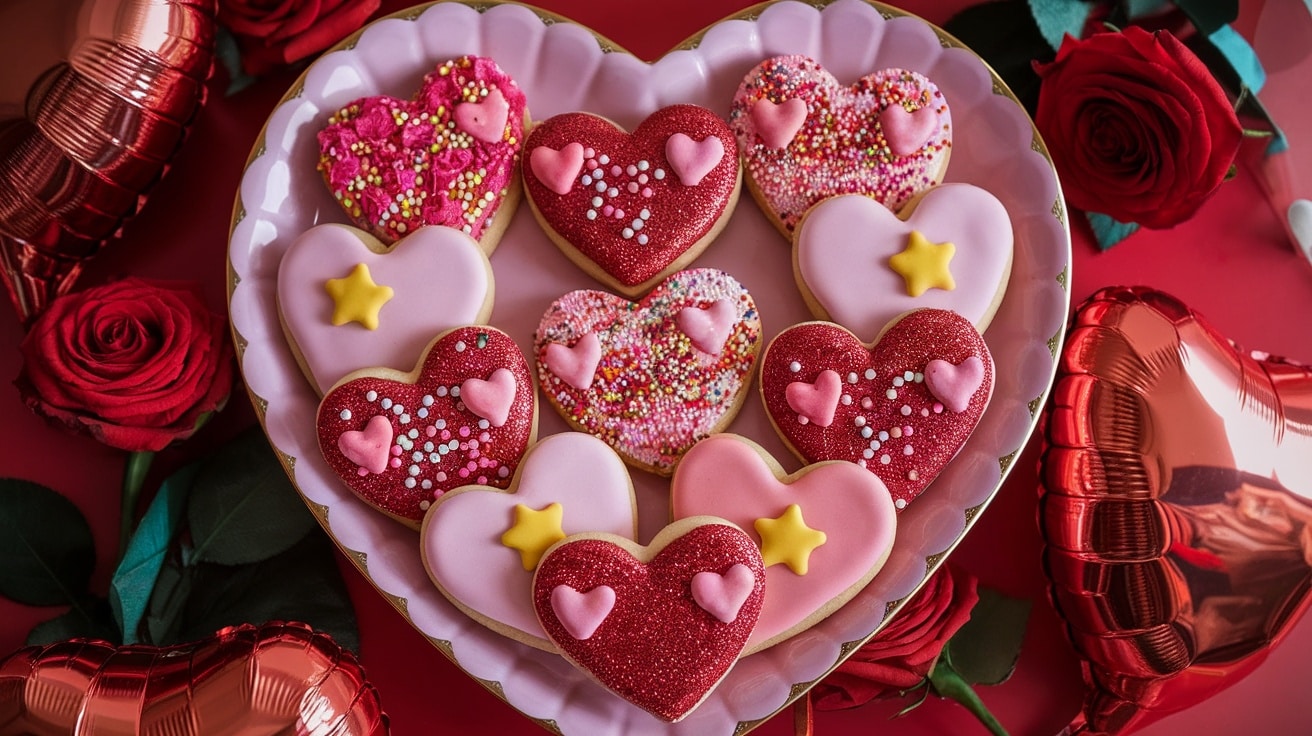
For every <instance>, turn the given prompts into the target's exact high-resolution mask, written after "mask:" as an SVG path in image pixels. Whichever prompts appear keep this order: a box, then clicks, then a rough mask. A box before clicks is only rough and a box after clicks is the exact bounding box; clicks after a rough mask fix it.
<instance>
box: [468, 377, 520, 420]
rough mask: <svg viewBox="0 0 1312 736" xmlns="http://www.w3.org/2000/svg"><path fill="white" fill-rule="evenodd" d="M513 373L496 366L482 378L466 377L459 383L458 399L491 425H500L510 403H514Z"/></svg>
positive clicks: (506, 415) (507, 413) (506, 414)
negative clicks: (485, 377) (489, 373)
mask: <svg viewBox="0 0 1312 736" xmlns="http://www.w3.org/2000/svg"><path fill="white" fill-rule="evenodd" d="M515 388H516V387H515V374H513V373H511V372H510V371H509V370H508V369H506V368H498V369H496V370H495V371H493V372H492V375H491V376H488V377H487V379H486V380H484V379H482V378H467V379H465V380H464V382H462V383H461V384H460V400H461V401H463V402H465V406H467V407H469V410H470V411H472V412H474V413H475V414H477V415H479V416H480V417H483V418H484V419H486V420H487V421H488V423H489V424H491V425H492V426H493V427H500V426H501V425H503V424H505V423H506V419H507V418H508V417H509V416H510V405H511V404H513V403H515Z"/></svg>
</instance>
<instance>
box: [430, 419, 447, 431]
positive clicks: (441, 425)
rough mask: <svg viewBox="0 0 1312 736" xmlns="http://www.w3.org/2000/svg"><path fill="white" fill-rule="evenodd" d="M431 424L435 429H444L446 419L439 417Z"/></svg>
mask: <svg viewBox="0 0 1312 736" xmlns="http://www.w3.org/2000/svg"><path fill="white" fill-rule="evenodd" d="M433 426H434V427H436V428H437V429H446V420H445V419H439V420H437V421H436V422H433Z"/></svg>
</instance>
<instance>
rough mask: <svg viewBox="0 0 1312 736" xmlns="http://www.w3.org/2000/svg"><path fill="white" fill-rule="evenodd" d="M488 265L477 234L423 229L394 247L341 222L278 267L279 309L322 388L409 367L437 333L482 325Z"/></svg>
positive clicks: (309, 238) (306, 237)
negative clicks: (366, 373) (365, 373)
mask: <svg viewBox="0 0 1312 736" xmlns="http://www.w3.org/2000/svg"><path fill="white" fill-rule="evenodd" d="M493 291H494V288H493V281H492V266H491V264H490V263H488V260H487V256H486V255H484V254H483V251H482V250H481V249H480V248H479V247H478V243H476V242H475V241H474V240H473V239H472V238H470V237H469V236H468V235H465V234H464V233H462V232H460V231H458V230H453V229H451V228H447V227H426V228H421V229H419V230H416V231H415V232H413V233H411V234H410V235H409V236H407V237H405V238H402V239H401V240H399V241H397V243H396V244H395V245H393V246H391V247H390V248H389V247H387V246H385V245H383V244H382V243H381V242H379V241H378V239H377V238H375V237H373V236H372V235H369V234H368V233H365V232H363V231H361V230H357V229H355V228H353V227H347V226H345V225H318V226H316V227H312V228H310V229H309V230H307V231H305V232H304V233H302V234H301V236H300V237H298V238H297V239H296V240H294V241H293V242H292V244H291V245H290V246H288V248H287V251H286V252H285V253H284V254H283V257H282V262H281V263H280V264H279V267H278V312H279V315H280V316H281V318H282V324H283V328H284V330H285V331H286V333H287V337H288V341H289V342H290V344H291V345H292V349H293V352H294V353H295V354H296V357H297V361H298V362H299V363H300V364H301V368H302V370H303V371H304V372H305V374H306V376H307V377H308V378H309V379H310V382H311V383H313V384H314V386H315V388H316V390H317V391H318V392H319V393H320V394H322V393H324V392H325V391H327V390H328V389H329V388H330V387H332V385H333V384H334V383H336V382H337V381H338V380H339V379H340V378H341V377H342V376H345V375H346V374H347V373H350V372H352V371H357V370H360V369H362V368H372V367H385V368H394V369H397V370H402V369H409V368H410V367H411V366H413V365H414V363H415V359H416V358H418V357H419V353H420V352H421V351H423V349H424V346H425V345H427V344H428V342H429V341H430V340H432V339H433V335H436V334H438V333H439V332H442V331H444V330H449V329H451V328H452V327H456V326H458V325H468V324H480V323H482V322H486V321H487V318H488V316H489V314H490V313H491V311H492V295H493Z"/></svg>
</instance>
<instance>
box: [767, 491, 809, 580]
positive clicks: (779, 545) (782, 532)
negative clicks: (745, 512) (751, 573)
mask: <svg viewBox="0 0 1312 736" xmlns="http://www.w3.org/2000/svg"><path fill="white" fill-rule="evenodd" d="M754 526H755V527H756V533H757V534H760V535H761V559H762V561H763V563H764V564H765V566H766V567H769V566H771V565H776V564H779V563H780V562H782V563H784V564H785V565H788V569H790V570H792V571H793V572H794V573H796V574H798V575H805V574H806V570H807V563H808V562H809V561H810V559H811V553H812V552H814V551H815V548H816V547H819V546H820V545H822V544H824V543H825V539H826V537H825V533H824V532H822V531H819V530H817V529H812V528H811V527H809V526H807V525H806V522H805V521H803V520H802V507H800V506H798V505H797V504H792V505H790V506H789V507H788V508H786V509H784V512H783V513H782V514H780V515H779V516H778V517H777V518H774V519H757V520H756V522H755V524H754Z"/></svg>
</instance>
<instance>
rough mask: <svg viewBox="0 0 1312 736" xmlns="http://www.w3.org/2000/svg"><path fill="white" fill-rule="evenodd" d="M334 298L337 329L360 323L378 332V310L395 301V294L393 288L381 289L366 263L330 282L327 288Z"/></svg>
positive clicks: (384, 287) (326, 285)
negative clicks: (350, 323) (393, 299)
mask: <svg viewBox="0 0 1312 736" xmlns="http://www.w3.org/2000/svg"><path fill="white" fill-rule="evenodd" d="M323 286H324V289H326V290H327V291H328V296H330V297H332V298H333V305H334V306H333V325H335V326H338V327H340V326H341V325H344V324H346V323H347V322H359V323H360V324H362V325H364V326H365V328H366V329H370V330H376V329H378V310H380V309H382V308H383V305H384V304H386V303H387V302H389V301H391V299H392V297H393V296H394V295H395V292H393V291H392V287H390V286H379V285H378V284H375V283H374V277H373V276H372V275H371V274H370V273H369V267H368V266H366V265H365V264H363V263H357V264H355V268H353V269H351V273H349V274H347V276H346V277H345V278H340V279H328V281H327V282H326V283H325V284H324V285H323Z"/></svg>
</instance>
